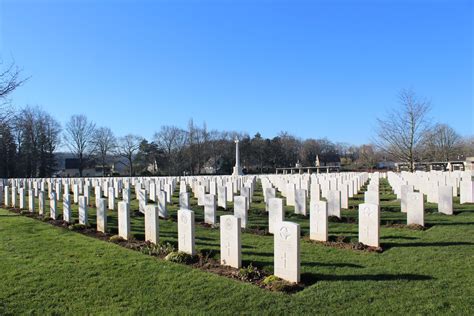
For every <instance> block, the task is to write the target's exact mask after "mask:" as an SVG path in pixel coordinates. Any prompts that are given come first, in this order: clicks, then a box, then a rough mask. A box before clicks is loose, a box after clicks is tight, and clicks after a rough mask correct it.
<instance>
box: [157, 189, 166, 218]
mask: <svg viewBox="0 0 474 316" xmlns="http://www.w3.org/2000/svg"><path fill="white" fill-rule="evenodd" d="M166 195H167V194H166V192H165V191H161V190H160V191H158V193H157V195H156V198H157V199H158V214H159V215H160V217H162V218H168V209H167V208H166Z"/></svg>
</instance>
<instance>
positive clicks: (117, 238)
mask: <svg viewBox="0 0 474 316" xmlns="http://www.w3.org/2000/svg"><path fill="white" fill-rule="evenodd" d="M124 240H125V239H123V238H122V237H120V236H119V235H113V236H112V237H110V239H109V241H111V242H115V243H118V242H121V241H124Z"/></svg>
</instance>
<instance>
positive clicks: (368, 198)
mask: <svg viewBox="0 0 474 316" xmlns="http://www.w3.org/2000/svg"><path fill="white" fill-rule="evenodd" d="M364 203H367V204H376V205H380V199H379V191H366V192H365V193H364Z"/></svg>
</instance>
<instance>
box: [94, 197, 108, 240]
mask: <svg viewBox="0 0 474 316" xmlns="http://www.w3.org/2000/svg"><path fill="white" fill-rule="evenodd" d="M106 203H107V200H106V199H104V198H100V197H99V198H97V200H96V204H97V231H99V232H102V233H106V232H107V210H106V207H105V206H106Z"/></svg>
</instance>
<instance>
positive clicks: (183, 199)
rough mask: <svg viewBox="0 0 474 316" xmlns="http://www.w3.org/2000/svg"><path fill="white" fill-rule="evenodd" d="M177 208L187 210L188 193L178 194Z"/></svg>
mask: <svg viewBox="0 0 474 316" xmlns="http://www.w3.org/2000/svg"><path fill="white" fill-rule="evenodd" d="M179 208H181V209H185V210H189V193H188V192H180V193H179Z"/></svg>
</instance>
